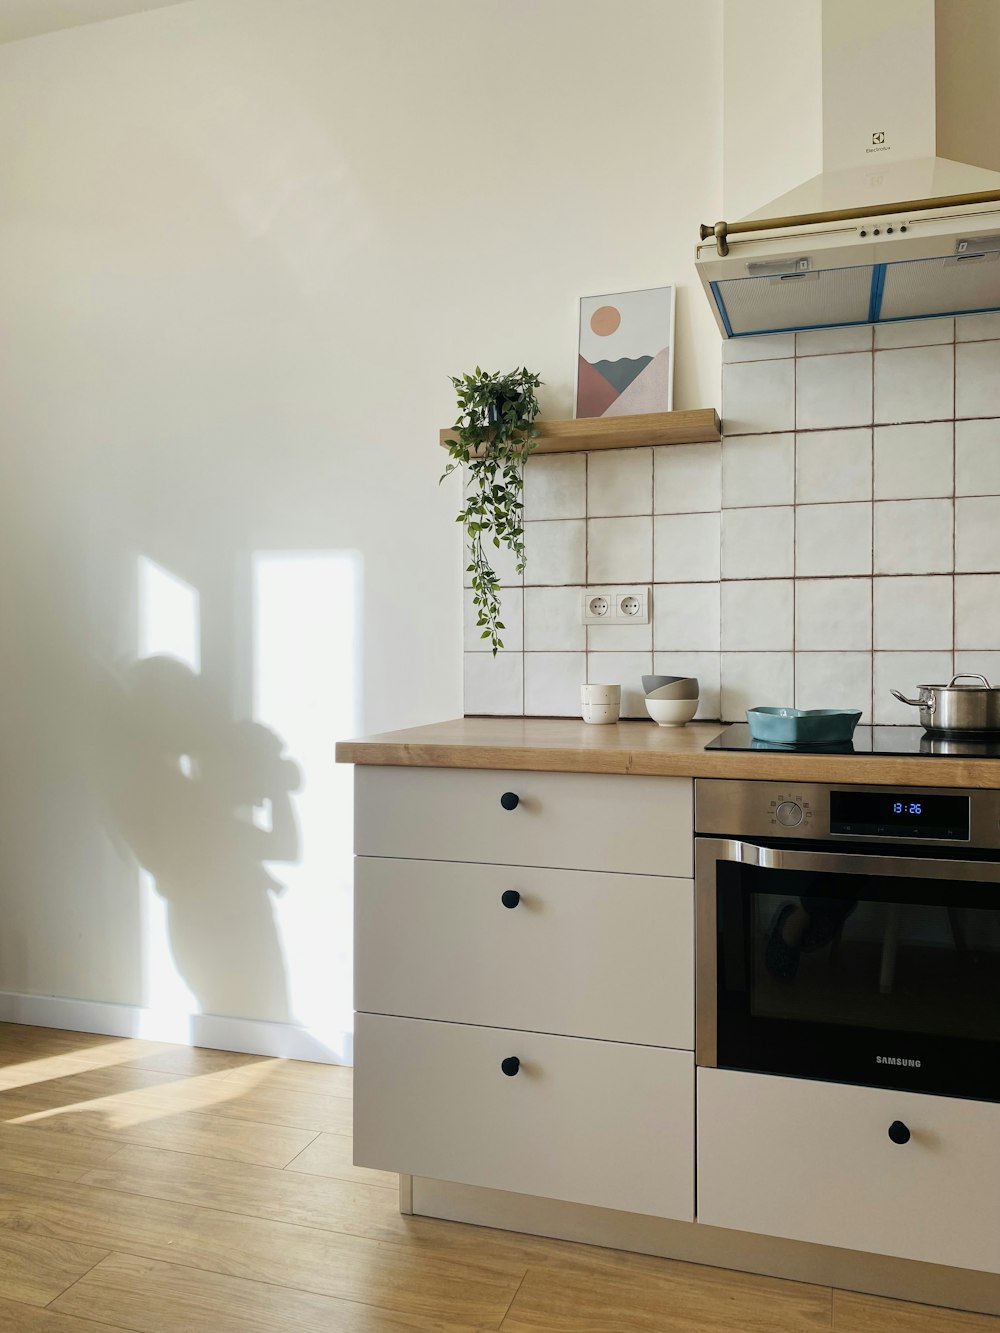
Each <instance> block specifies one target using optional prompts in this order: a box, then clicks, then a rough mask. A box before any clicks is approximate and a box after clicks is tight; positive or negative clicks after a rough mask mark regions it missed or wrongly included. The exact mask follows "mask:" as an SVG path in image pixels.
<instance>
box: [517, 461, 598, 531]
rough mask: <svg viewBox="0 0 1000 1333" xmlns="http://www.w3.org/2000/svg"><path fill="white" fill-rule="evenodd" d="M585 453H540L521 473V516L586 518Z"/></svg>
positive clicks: (530, 517) (532, 517) (528, 517)
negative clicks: (522, 479) (522, 494)
mask: <svg viewBox="0 0 1000 1333" xmlns="http://www.w3.org/2000/svg"><path fill="white" fill-rule="evenodd" d="M586 516H587V455H586V454H543V455H539V457H538V458H533V459H532V460H531V466H530V467H528V468H527V469H526V470H525V473H524V517H525V518H526V519H536V518H586Z"/></svg>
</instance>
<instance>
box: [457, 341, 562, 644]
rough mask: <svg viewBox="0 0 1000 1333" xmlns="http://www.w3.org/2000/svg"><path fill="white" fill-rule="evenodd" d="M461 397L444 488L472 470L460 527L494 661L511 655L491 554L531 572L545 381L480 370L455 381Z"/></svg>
mask: <svg viewBox="0 0 1000 1333" xmlns="http://www.w3.org/2000/svg"><path fill="white" fill-rule="evenodd" d="M450 378H451V382H452V384H454V386H455V389H456V391H457V396H458V419H457V420H456V422H455V425H454V432H455V438H454V439H452V440H451V441H450V442H449V444H448V453H449V455H450V462H449V463H448V466H447V467H446V468H445V470H444V473H443V475H442V477H441V480H442V481H443V480H444V478H445V477H447V476H449V475H450V474H451V473H452V472H454V471H455V469H456V468H460V467H465V468H466V470H467V476H466V492H465V495H464V501H465V503H464V507H463V508H462V509H461V510H460V511H459V514H458V518H457V522H459V523H464V524H465V532H466V536H467V539H468V543H469V565H468V566H467V570H466V572H467V573H469V574H471V575H472V596H473V603H474V605H475V608H476V614H477V621H476V623H477V625H478V626H479V629H480V631H481V634H480V637H481V638H483V639H489V640H490V641H491V644H492V647H493V655H494V657H495V656H496V653H497V650H498V649H499V648H502V647H503V642H502V640H501V638H500V631H501V630H503V629H505V628H506V626H505V625H504V623H503V621H502V620H501V619H500V580H499V578H498V577H497V574H496V571H495V570H494V568H493V565H492V564H491V561H490V548H491V547H492V548H493V549H495V550H499V549H500V548H501V547H504V546H506V547H507V549H508V550H509V551H511V552H512V553H513V555H514V557H515V559H516V560H517V572H518V573H519V574H521V573H523V572H524V564H525V559H524V518H523V514H524V504H523V493H524V463H525V459H526V458H527V457H528V455H529V454H530V453H531V451H532V449H534V447H535V442H536V440H537V438H538V431H537V429H536V427H535V425H534V420H535V418H536V417H537V416H538V411H539V408H538V399H537V397H536V396H535V390H536V389H537V388H538V387H539V386H540V384H541V382H542V381H541V380H540V379H539V378H538V376H537V375H535V374H533V373H532V372H531V371H530V370H527V369H525V368H524V367H522V368H521V369H520V370H512V371H510V372H509V373H508V374H506V375H496V374H495V375H491V374H488V373H487V372H486V371H485V370H480V368H479V367H478V366H477V367H476V369H475V371H474V372H473V374H471V375H452V376H451V377H450Z"/></svg>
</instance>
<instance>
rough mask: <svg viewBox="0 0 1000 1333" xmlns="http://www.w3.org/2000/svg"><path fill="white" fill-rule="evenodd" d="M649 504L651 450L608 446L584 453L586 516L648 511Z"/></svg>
mask: <svg viewBox="0 0 1000 1333" xmlns="http://www.w3.org/2000/svg"><path fill="white" fill-rule="evenodd" d="M652 507H653V451H652V449H608V450H607V451H606V452H596V453H592V454H589V455H588V456H587V513H588V516H589V517H590V518H600V517H610V516H614V515H616V514H648V513H649V512H650V510H651V509H652Z"/></svg>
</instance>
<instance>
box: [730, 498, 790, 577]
mask: <svg viewBox="0 0 1000 1333" xmlns="http://www.w3.org/2000/svg"><path fill="white" fill-rule="evenodd" d="M794 563H795V510H794V509H793V508H792V506H791V505H786V506H784V507H783V508H777V507H773V508H767V509H724V510H723V511H722V577H723V578H724V579H781V578H790V577H791V575H792V572H793V569H794Z"/></svg>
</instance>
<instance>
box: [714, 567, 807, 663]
mask: <svg viewBox="0 0 1000 1333" xmlns="http://www.w3.org/2000/svg"><path fill="white" fill-rule="evenodd" d="M794 586H795V585H794V584H793V583H792V580H791V579H756V580H754V581H753V582H748V583H735V582H730V583H724V584H723V585H722V649H723V652H760V653H764V652H768V651H776V650H781V649H787V650H788V651H789V652H791V649H792V645H793V642H794V637H795V636H794V601H795V594H794Z"/></svg>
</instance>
